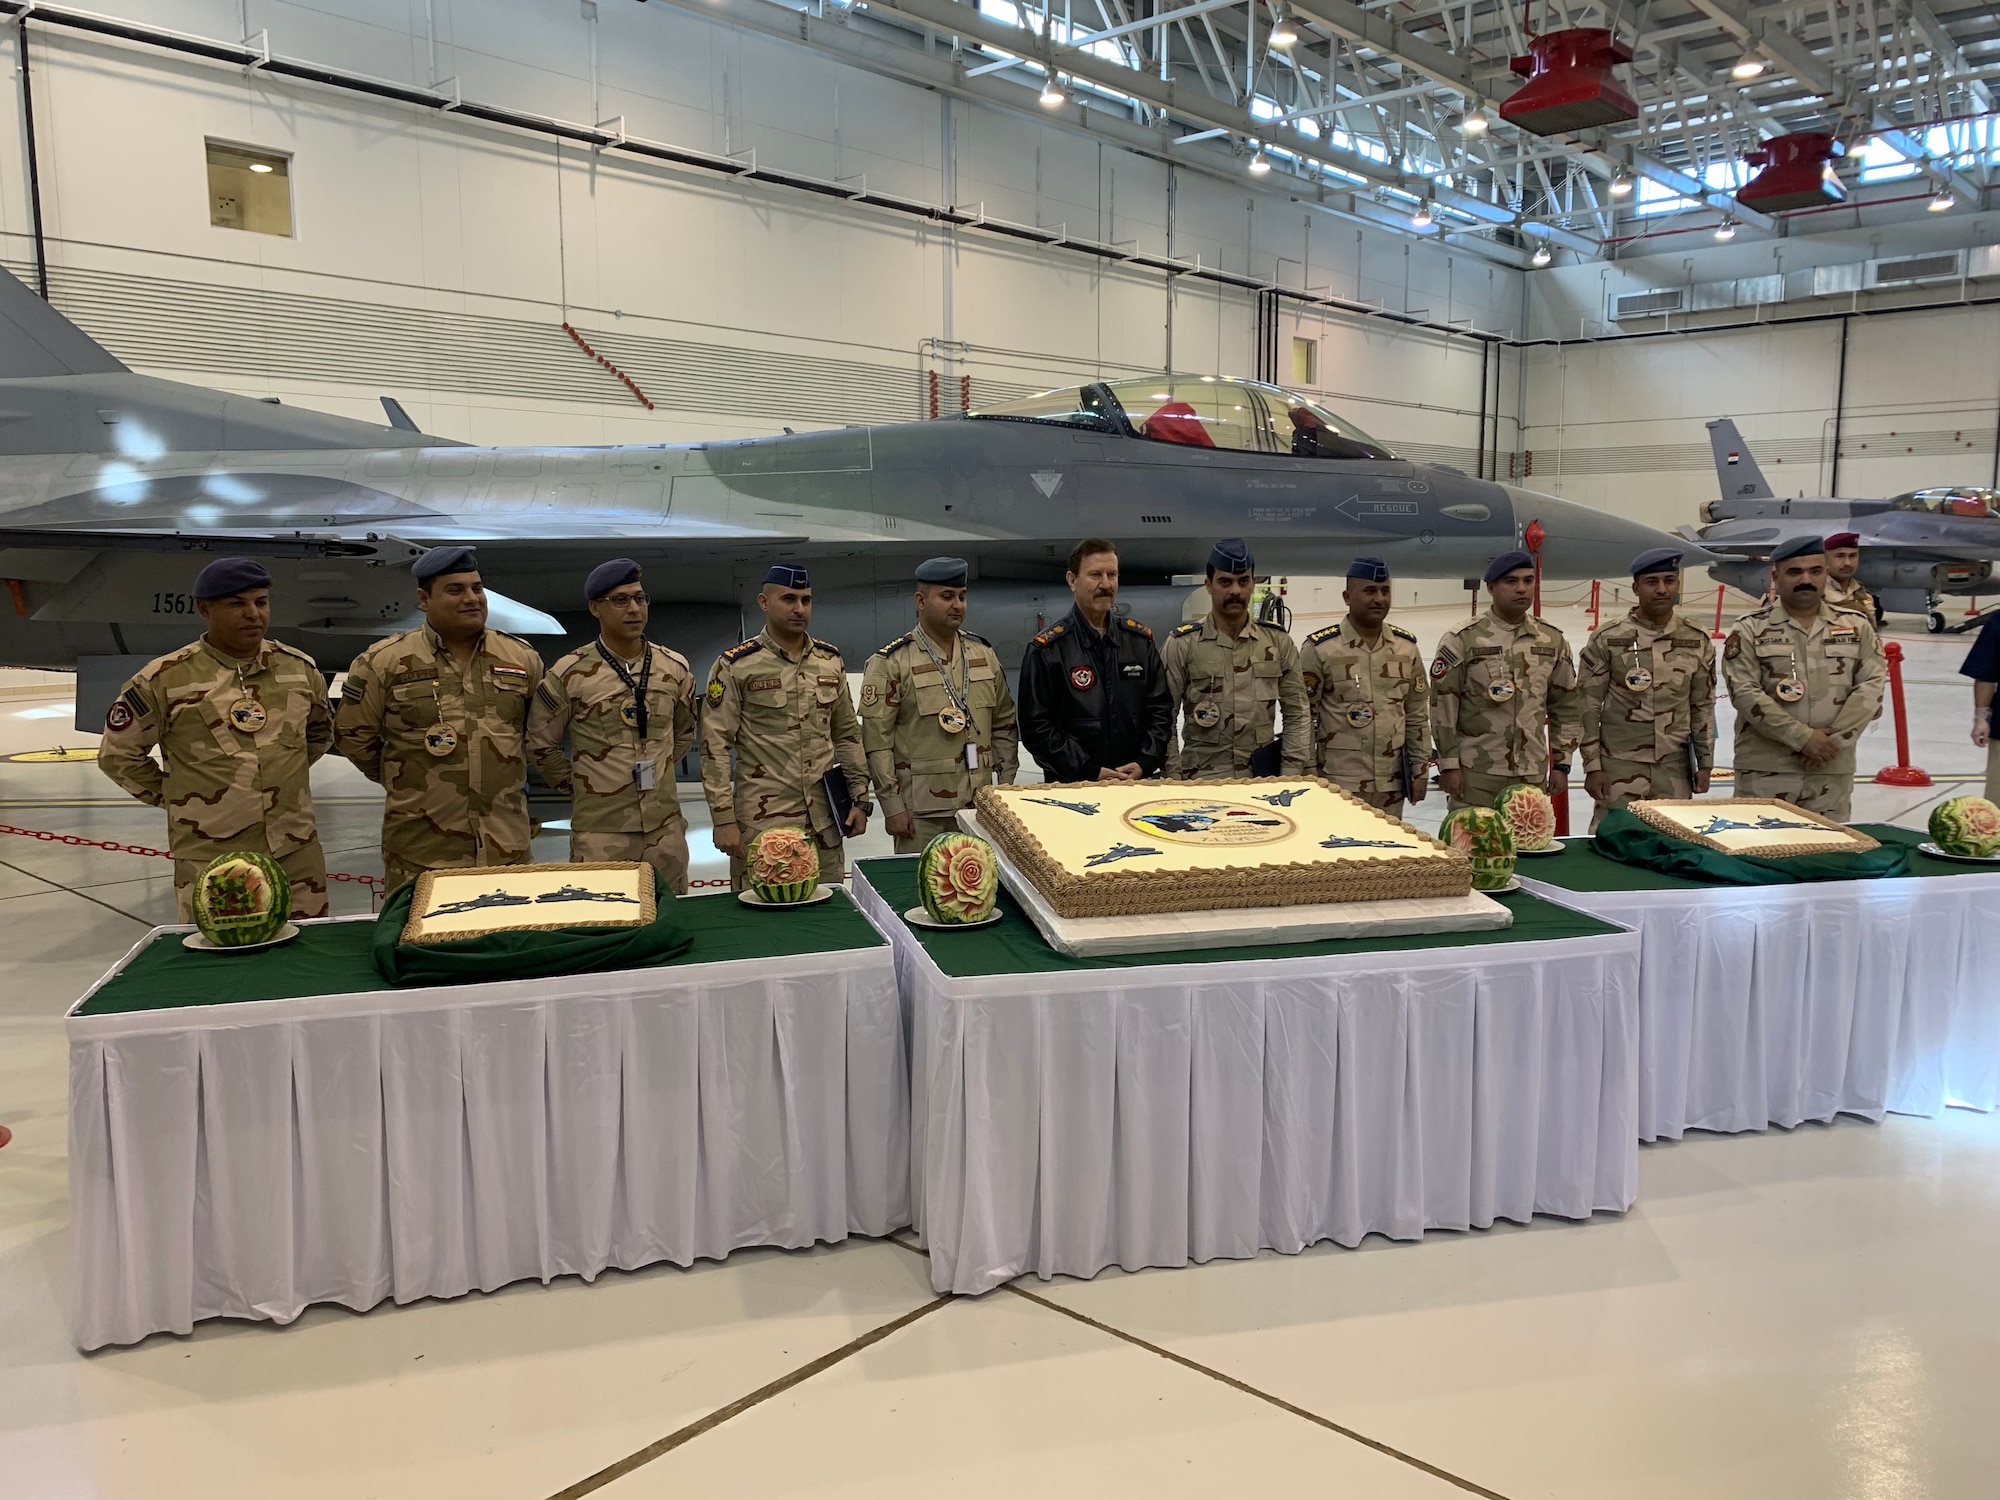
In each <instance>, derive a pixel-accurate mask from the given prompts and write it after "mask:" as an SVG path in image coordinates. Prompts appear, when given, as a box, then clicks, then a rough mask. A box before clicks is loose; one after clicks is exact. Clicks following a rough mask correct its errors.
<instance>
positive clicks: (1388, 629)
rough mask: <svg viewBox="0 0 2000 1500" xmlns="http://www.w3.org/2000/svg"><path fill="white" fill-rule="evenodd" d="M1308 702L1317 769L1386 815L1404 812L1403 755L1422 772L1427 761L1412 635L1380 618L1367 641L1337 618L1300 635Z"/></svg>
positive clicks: (1420, 674) (1415, 774) (1425, 712)
mask: <svg viewBox="0 0 2000 1500" xmlns="http://www.w3.org/2000/svg"><path fill="white" fill-rule="evenodd" d="M1299 665H1300V667H1301V668H1302V669H1303V671H1304V673H1305V683H1306V698H1307V699H1308V700H1309V701H1310V702H1311V704H1312V711H1313V725H1314V732H1315V737H1316V739H1317V740H1318V753H1319V774H1320V775H1322V776H1324V777H1325V778H1326V779H1327V780H1328V781H1330V782H1332V783H1333V784H1334V785H1335V786H1337V787H1339V788H1341V789H1342V790H1343V791H1348V792H1352V793H1353V794H1354V795H1355V796H1357V797H1359V798H1360V799H1361V800H1362V801H1363V802H1366V803H1368V804H1369V805H1370V806H1371V807H1379V808H1381V809H1382V810H1383V811H1384V812H1386V813H1388V814H1389V815H1390V816H1391V817H1394V818H1400V817H1402V815H1403V799H1404V797H1405V796H1407V795H1408V793H1409V788H1408V787H1406V786H1404V785H1403V783H1402V774H1403V772H1402V759H1403V757H1402V755H1401V754H1400V753H1399V752H1403V751H1407V753H1408V757H1409V764H1410V775H1411V778H1412V779H1413V780H1421V779H1422V778H1423V776H1424V775H1425V773H1426V772H1427V770H1428V769H1429V767H1430V758H1431V700H1430V694H1429V692H1428V691H1426V689H1425V687H1424V656H1423V653H1422V652H1421V651H1419V650H1418V649H1417V638H1416V637H1415V636H1414V635H1412V634H1410V632H1409V631H1407V630H1405V629H1403V627H1402V626H1400V625H1391V624H1388V623H1386V622H1385V623H1384V624H1383V626H1382V631H1381V634H1380V635H1378V636H1377V637H1376V639H1375V643H1374V644H1373V645H1370V644H1369V643H1368V642H1367V641H1366V640H1364V639H1363V638H1362V637H1361V636H1360V635H1359V634H1358V633H1357V632H1356V631H1355V628H1354V621H1353V620H1352V619H1351V618H1350V619H1345V620H1341V621H1339V622H1338V623H1336V624H1333V625H1329V626H1327V627H1326V628H1325V629H1324V630H1315V631H1314V632H1313V633H1312V634H1311V635H1309V636H1307V637H1306V644H1305V649H1304V650H1303V651H1302V652H1300V653H1299Z"/></svg>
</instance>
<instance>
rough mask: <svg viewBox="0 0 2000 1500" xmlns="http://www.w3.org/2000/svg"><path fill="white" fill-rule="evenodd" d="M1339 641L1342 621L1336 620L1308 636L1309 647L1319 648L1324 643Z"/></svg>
mask: <svg viewBox="0 0 2000 1500" xmlns="http://www.w3.org/2000/svg"><path fill="white" fill-rule="evenodd" d="M1339 639H1340V621H1338V620H1335V621H1334V622H1333V623H1332V624H1331V625H1322V626H1321V627H1320V628H1319V629H1318V630H1315V631H1314V632H1313V633H1312V634H1311V635H1309V636H1307V637H1306V644H1307V645H1308V646H1317V645H1319V644H1320V643H1321V642H1323V641H1337V640H1339Z"/></svg>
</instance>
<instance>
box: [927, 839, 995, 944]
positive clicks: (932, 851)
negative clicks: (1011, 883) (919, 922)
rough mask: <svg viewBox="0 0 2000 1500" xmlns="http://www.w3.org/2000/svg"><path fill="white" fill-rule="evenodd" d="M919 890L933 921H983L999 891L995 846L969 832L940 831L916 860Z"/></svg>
mask: <svg viewBox="0 0 2000 1500" xmlns="http://www.w3.org/2000/svg"><path fill="white" fill-rule="evenodd" d="M917 889H918V890H919V891H920V892H922V894H923V898H924V910H925V911H926V912H928V913H929V914H930V918H931V920H932V921H933V922H984V921H985V920H986V919H987V918H988V917H990V916H992V915H993V903H994V901H995V900H996V899H997V898H998V897H999V894H1000V866H999V864H998V863H997V862H996V861H995V860H994V858H993V846H992V845H991V844H989V843H987V842H986V840H985V839H982V838H978V837H976V836H975V835H973V834H970V833H941V834H939V835H938V836H937V837H936V838H934V839H932V840H931V841H930V843H928V844H927V845H925V846H924V852H923V853H922V854H921V855H920V856H918V859H917Z"/></svg>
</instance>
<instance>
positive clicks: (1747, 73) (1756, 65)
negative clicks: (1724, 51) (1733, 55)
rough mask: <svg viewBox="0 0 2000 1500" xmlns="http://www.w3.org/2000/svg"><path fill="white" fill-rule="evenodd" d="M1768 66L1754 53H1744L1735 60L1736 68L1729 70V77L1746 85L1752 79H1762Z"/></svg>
mask: <svg viewBox="0 0 2000 1500" xmlns="http://www.w3.org/2000/svg"><path fill="white" fill-rule="evenodd" d="M1769 66H1770V64H1769V63H1767V62H1765V61H1764V59H1763V58H1761V57H1759V56H1758V55H1757V54H1756V53H1754V52H1746V53H1744V54H1743V55H1742V56H1741V57H1739V58H1737V59H1736V66H1735V67H1733V68H1731V69H1730V70H1729V76H1730V77H1731V78H1734V79H1736V80H1738V81H1739V82H1744V83H1747V82H1748V81H1749V80H1751V79H1752V78H1762V77H1763V76H1764V70H1765V69H1766V68H1768V67H1769Z"/></svg>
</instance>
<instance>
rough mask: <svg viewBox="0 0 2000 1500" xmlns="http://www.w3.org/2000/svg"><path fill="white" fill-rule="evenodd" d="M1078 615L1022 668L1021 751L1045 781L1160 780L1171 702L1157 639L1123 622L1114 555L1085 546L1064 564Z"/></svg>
mask: <svg viewBox="0 0 2000 1500" xmlns="http://www.w3.org/2000/svg"><path fill="white" fill-rule="evenodd" d="M1069 588H1070V593H1071V595H1072V596H1074V598H1075V600H1076V604H1075V607H1074V608H1072V609H1071V610H1070V612H1069V613H1068V614H1066V615H1064V616H1063V617H1062V618H1061V619H1060V620H1058V621H1056V623H1055V624H1053V625H1051V626H1050V627H1049V628H1048V629H1047V630H1045V631H1043V632H1042V633H1041V634H1040V635H1038V636H1036V637H1035V638H1034V640H1033V641H1031V642H1029V644H1028V650H1027V653H1026V654H1025V655H1024V656H1023V657H1022V658H1021V691H1020V693H1019V695H1018V703H1019V706H1020V726H1021V745H1022V748H1023V749H1025V750H1026V751H1027V752H1028V753H1029V754H1030V755H1032V756H1034V758H1035V761H1036V763H1037V764H1038V765H1040V766H1041V768H1042V774H1043V776H1045V777H1046V778H1047V779H1048V780H1050V781H1138V780H1141V779H1143V778H1145V777H1148V776H1157V775H1159V774H1160V770H1161V767H1162V766H1164V765H1165V764H1166V758H1167V748H1168V746H1169V744H1170V743H1171V742H1172V739H1173V728H1174V700H1173V694H1172V692H1171V690H1170V689H1169V688H1168V686H1167V672H1166V668H1165V667H1163V666H1162V665H1161V664H1160V653H1159V649H1158V648H1157V647H1156V646H1155V645H1154V644H1153V632H1152V631H1151V630H1149V629H1147V628H1146V627H1145V626H1144V625H1141V624H1140V623H1139V622H1138V621H1137V620H1134V619H1131V618H1129V617H1127V616H1124V615H1121V614H1119V613H1118V612H1117V611H1116V609H1115V606H1116V604H1117V602H1118V553H1117V551H1116V549H1115V548H1114V547H1113V546H1112V544H1111V543H1110V542H1107V541H1104V540H1103V539H1101V538H1099V537H1090V538H1088V539H1086V540H1084V541H1081V542H1079V543H1077V545H1076V548H1075V550H1074V551H1072V552H1071V553H1070V555H1069Z"/></svg>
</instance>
